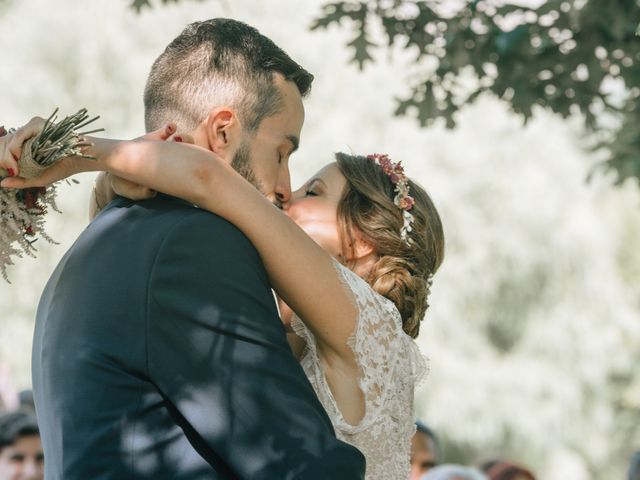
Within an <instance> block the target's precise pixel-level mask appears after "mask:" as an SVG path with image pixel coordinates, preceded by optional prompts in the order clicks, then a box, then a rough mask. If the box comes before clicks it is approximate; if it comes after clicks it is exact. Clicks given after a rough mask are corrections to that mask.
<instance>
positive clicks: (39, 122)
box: [0, 117, 45, 177]
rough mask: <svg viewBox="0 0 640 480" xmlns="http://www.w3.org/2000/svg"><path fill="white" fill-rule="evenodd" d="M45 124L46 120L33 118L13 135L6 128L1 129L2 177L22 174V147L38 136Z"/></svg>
mask: <svg viewBox="0 0 640 480" xmlns="http://www.w3.org/2000/svg"><path fill="white" fill-rule="evenodd" d="M44 124H45V119H44V118H40V117H33V118H32V119H31V120H29V122H28V123H27V124H26V125H25V126H23V127H20V128H19V129H17V130H16V131H15V132H13V133H6V131H5V130H4V127H0V130H1V132H0V176H2V177H4V176H7V175H8V176H9V177H15V176H16V175H19V174H20V171H19V167H18V160H19V159H20V155H22V146H23V145H24V143H25V142H26V141H27V140H29V139H30V138H33V137H35V136H36V135H38V134H39V133H40V132H41V131H42V128H43V127H44ZM5 174H6V175H5Z"/></svg>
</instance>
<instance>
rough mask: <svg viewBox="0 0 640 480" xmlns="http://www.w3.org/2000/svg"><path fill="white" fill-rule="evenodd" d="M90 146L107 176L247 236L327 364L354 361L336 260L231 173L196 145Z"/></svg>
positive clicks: (351, 323)
mask: <svg viewBox="0 0 640 480" xmlns="http://www.w3.org/2000/svg"><path fill="white" fill-rule="evenodd" d="M92 141H93V142H94V144H95V147H94V149H95V154H97V155H96V156H97V157H98V158H99V159H100V162H101V163H102V168H105V169H106V170H107V171H109V172H111V173H113V174H115V175H118V176H121V177H124V178H126V179H128V180H130V181H132V182H135V183H139V184H144V185H146V186H148V187H150V188H152V189H154V190H157V191H161V192H165V193H167V194H169V195H173V196H176V197H180V198H183V199H185V200H188V201H189V202H192V203H194V204H196V205H198V206H200V207H201V208H204V209H206V210H209V211H211V212H213V213H216V214H217V215H220V216H221V217H224V218H226V219H227V220H229V221H230V222H231V223H233V224H234V225H236V226H237V227H238V228H239V229H240V230H242V232H243V233H244V234H245V235H246V236H247V237H248V238H249V239H250V240H251V242H252V243H253V245H254V246H255V247H256V249H257V250H258V252H259V253H260V255H261V257H262V260H263V262H264V265H265V267H266V269H267V272H268V274H269V277H270V279H271V282H272V285H273V287H274V289H275V290H276V292H278V294H279V295H280V296H281V297H282V298H283V299H284V301H285V302H286V303H287V304H289V305H290V306H291V307H292V308H293V310H294V311H295V312H297V313H298V314H299V316H300V318H301V319H302V320H303V321H304V322H305V324H306V325H307V327H308V328H309V329H310V330H311V331H312V333H313V334H314V336H315V337H316V339H317V341H318V348H319V349H321V350H322V352H321V353H322V354H323V357H325V358H326V359H327V360H330V359H331V357H333V356H337V357H338V358H341V359H349V360H352V359H353V352H352V351H351V348H350V347H349V346H348V345H347V340H348V338H349V336H350V335H351V334H352V333H353V330H354V328H355V322H356V317H357V311H356V307H355V306H354V305H353V303H352V300H351V298H350V297H349V294H348V293H347V292H346V291H345V290H344V286H343V284H342V281H341V279H340V277H339V274H338V272H337V271H336V269H335V266H334V265H333V261H332V259H331V257H330V255H329V254H327V253H326V252H325V251H324V250H322V248H320V247H319V246H318V245H317V244H316V243H315V242H314V241H313V240H312V239H311V238H310V237H309V236H308V235H307V234H306V233H305V232H304V231H303V230H302V229H301V228H300V227H298V226H297V225H296V224H295V223H294V222H293V221H292V220H291V219H290V218H289V217H287V216H286V215H285V214H284V213H283V212H282V211H281V210H279V209H278V208H277V207H275V206H274V205H273V204H271V202H270V201H269V200H268V199H267V198H266V197H265V196H264V195H262V194H261V193H260V192H258V190H256V189H255V188H254V187H253V186H252V185H251V184H250V183H249V182H247V181H246V180H245V179H244V178H242V177H241V176H240V175H239V174H238V173H237V172H236V171H234V170H233V169H232V168H231V166H229V165H228V164H226V163H224V162H223V161H221V160H220V159H219V158H218V157H217V156H216V155H214V154H213V153H211V152H210V151H208V150H205V149H203V148H199V147H197V146H193V145H184V144H176V143H172V142H119V143H118V144H117V145H114V144H113V143H111V142H112V141H109V140H103V139H92Z"/></svg>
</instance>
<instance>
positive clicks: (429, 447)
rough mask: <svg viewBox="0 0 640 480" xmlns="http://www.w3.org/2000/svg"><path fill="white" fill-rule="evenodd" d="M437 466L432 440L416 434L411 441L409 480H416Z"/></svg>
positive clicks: (418, 433) (420, 433)
mask: <svg viewBox="0 0 640 480" xmlns="http://www.w3.org/2000/svg"><path fill="white" fill-rule="evenodd" d="M437 464H438V458H437V452H436V448H435V445H434V443H433V440H431V438H430V437H429V436H428V435H425V434H424V433H423V432H420V431H418V432H416V433H415V434H414V435H413V437H412V439H411V477H410V480H418V479H419V478H420V477H422V475H424V474H425V473H426V472H427V471H429V470H430V469H431V468H433V467H435V466H436V465H437Z"/></svg>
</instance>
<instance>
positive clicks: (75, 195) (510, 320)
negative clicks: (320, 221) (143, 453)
mask: <svg viewBox="0 0 640 480" xmlns="http://www.w3.org/2000/svg"><path fill="white" fill-rule="evenodd" d="M323 3H326V2H322V1H320V0H305V1H304V2H303V1H300V0H269V1H260V0H233V1H231V0H227V1H223V0H210V1H205V2H202V3H192V2H183V3H181V4H179V5H169V6H163V7H158V8H155V9H153V10H148V9H147V10H144V11H143V12H142V13H140V14H136V13H135V11H134V10H132V9H131V8H130V7H129V2H128V1H126V0H110V1H107V0H85V1H82V2H77V1H72V0H56V1H55V2H51V1H47V0H13V1H12V0H5V1H4V2H3V1H1V0H0V52H1V53H0V65H1V68H0V92H1V93H0V99H1V100H0V114H1V115H0V124H4V125H6V126H18V125H21V124H22V123H24V122H26V121H27V120H28V119H29V118H30V116H32V115H36V114H37V115H40V116H48V115H49V114H50V113H51V112H52V111H53V109H54V108H55V107H60V108H61V111H62V112H63V113H72V112H75V111H76V110H77V109H78V108H80V107H87V108H88V109H89V111H90V112H91V113H92V114H99V115H101V117H102V118H101V119H100V120H99V123H101V126H104V127H105V128H106V131H107V133H106V134H107V135H109V136H112V137H115V138H132V137H135V136H137V135H139V134H141V133H142V132H143V110H142V91H143V88H144V83H145V79H146V75H147V73H148V71H149V68H150V66H151V63H152V62H153V60H154V59H155V57H156V56H157V55H158V54H159V53H160V52H161V51H162V50H163V48H164V46H165V45H166V44H167V43H168V42H169V41H170V40H171V39H173V37H175V36H176V35H177V34H178V33H179V32H180V31H181V30H182V28H183V27H184V26H185V25H186V24H187V23H189V22H192V21H195V20H203V19H207V18H211V17H216V16H225V17H233V18H236V19H239V20H242V21H245V22H247V23H250V24H252V25H254V26H256V27H257V28H259V29H260V30H261V31H262V33H264V34H266V35H267V36H269V37H270V38H272V39H273V40H274V41H275V42H276V43H277V44H279V45H280V46H281V47H283V48H284V49H285V50H286V51H287V52H288V53H289V54H290V55H291V56H292V57H293V58H294V59H296V60H297V61H298V62H299V63H301V64H302V65H303V66H305V67H306V68H307V69H308V70H310V71H311V72H313V73H314V74H315V76H316V80H315V83H314V87H313V92H312V94H311V96H310V97H309V99H308V100H307V102H306V112H307V117H306V122H305V127H304V129H303V136H302V145H301V148H300V151H299V152H298V153H296V154H295V156H294V158H293V159H292V176H293V184H294V186H295V185H299V184H300V183H302V181H303V180H304V179H305V178H306V177H307V176H309V175H310V174H312V173H313V172H315V171H316V169H318V168H319V167H320V166H322V165H323V164H324V163H326V162H328V161H330V160H331V158H332V153H333V152H335V151H339V150H346V151H352V152H357V153H370V152H387V153H389V154H390V155H391V156H392V157H393V158H396V159H402V160H403V163H404V164H405V165H406V168H407V171H408V173H409V175H411V176H413V177H414V178H416V179H418V180H419V181H420V182H421V183H422V184H423V185H424V186H425V187H426V188H427V190H428V191H429V192H430V193H431V195H432V197H433V199H434V201H435V203H436V205H437V207H438V209H439V211H440V213H441V216H442V219H443V222H444V226H445V232H446V239H447V253H446V259H445V262H444V265H443V267H442V269H441V270H440V271H439V272H438V274H437V275H436V277H435V282H434V286H433V293H432V297H431V299H430V304H431V308H430V309H429V311H428V313H427V317H426V319H425V321H424V322H423V325H422V328H421V333H420V336H419V339H418V343H419V344H420V347H421V348H422V350H423V352H424V353H425V355H427V356H428V357H429V358H430V369H431V371H430V374H429V376H428V378H427V379H426V380H425V381H424V383H423V384H422V385H421V386H420V388H419V390H418V393H417V397H416V415H417V416H418V417H420V418H421V419H423V420H424V421H425V422H427V423H428V424H430V425H431V426H433V427H434V428H435V430H436V431H437V432H438V434H439V435H440V436H441V437H443V439H444V440H445V443H446V451H445V458H446V459H447V460H449V461H455V462H460V463H466V464H474V465H477V464H478V463H479V462H481V461H484V460H488V459H490V458H493V457H497V456H501V457H509V458H512V459H514V460H518V461H519V462H521V463H524V464H526V465H528V466H529V467H530V468H531V469H532V470H533V471H534V472H535V473H536V474H537V475H538V478H539V479H549V480H566V479H570V480H587V479H594V480H595V479H616V478H623V475H624V471H625V469H626V466H627V462H628V459H629V457H630V455H631V453H632V452H633V451H634V450H637V449H640V429H639V428H638V425H640V368H639V367H640V248H639V247H640V195H639V192H640V189H639V187H638V185H637V184H634V183H633V182H627V183H626V184H624V185H622V186H620V187H614V186H613V185H612V181H611V179H610V178H607V177H606V176H604V175H602V174H601V173H596V174H595V176H594V177H593V179H592V180H591V181H587V176H588V174H589V173H590V172H592V170H593V166H594V164H595V162H597V161H598V160H599V158H598V156H597V155H596V154H594V153H589V152H588V151H587V150H585V149H584V148H583V147H582V146H583V144H584V139H583V138H582V129H581V128H580V122H579V121H564V120H561V119H559V118H558V117H556V116H554V115H552V114H551V113H549V112H546V111H544V110H539V111H536V112H535V115H534V118H533V120H532V121H530V122H529V123H528V124H527V125H526V126H525V125H523V122H522V121H521V120H520V119H519V118H518V117H517V116H515V115H514V114H512V113H510V112H509V110H508V109H507V107H505V106H504V105H503V104H501V103H499V102H498V101H497V100H495V99H492V98H489V97H487V98H482V99H480V101H479V102H478V103H477V104H475V105H473V106H470V107H468V108H465V109H464V110H463V111H462V112H461V114H460V115H459V117H458V127H457V128H456V129H454V130H446V129H445V128H444V126H442V125H436V126H434V127H430V128H428V129H420V128H419V127H418V125H417V124H416V123H415V121H414V120H411V119H407V118H403V119H399V118H395V117H393V115H392V113H393V110H394V96H395V95H398V94H400V93H404V91H403V87H405V85H403V82H405V81H406V79H407V74H410V69H409V71H408V70H407V65H408V61H410V60H411V55H410V54H409V53H404V52H402V51H400V50H398V51H397V52H396V55H394V56H393V58H389V57H388V56H387V55H386V54H382V53H381V54H380V56H379V58H377V59H376V60H377V61H376V62H375V64H374V65H373V66H371V67H369V68H367V69H366V70H365V71H364V72H359V71H358V70H357V68H355V67H354V66H353V65H350V64H349V59H350V57H351V53H350V52H349V51H348V50H347V49H346V48H345V44H346V43H347V42H348V41H349V37H348V35H347V34H346V33H345V32H343V31H341V30H337V29H329V30H328V31H316V32H310V31H309V25H310V24H311V22H312V21H313V19H314V18H315V17H316V16H317V15H318V13H319V10H320V7H321V5H322V4H323ZM375 33H376V32H374V34H375ZM378 33H379V32H378ZM79 179H80V181H81V184H80V185H75V186H62V187H61V188H60V198H59V200H60V201H59V206H60V208H61V210H62V211H63V212H64V213H63V214H62V215H59V214H55V213H54V214H51V215H50V220H49V224H48V229H49V232H50V234H51V236H52V237H53V238H54V239H55V240H57V241H58V242H59V244H58V245H50V244H47V243H45V242H44V241H42V240H41V241H39V242H38V258H37V259H35V260H34V259H31V258H24V259H21V260H19V261H18V262H17V266H16V267H13V268H11V269H9V272H8V273H9V277H10V279H11V282H12V283H11V284H7V283H5V282H3V281H0V305H1V306H2V307H1V308H2V313H0V318H1V323H0V365H4V366H5V368H6V367H8V369H9V370H10V372H11V378H12V385H13V387H14V388H16V389H24V388H29V387H30V355H31V337H32V332H33V325H34V315H35V309H36V307H37V303H38V299H39V296H40V292H41V291H42V289H43V286H44V284H45V282H46V280H47V279H48V276H49V274H50V273H51V272H52V270H53V268H54V266H55V265H56V264H57V262H58V261H59V259H60V257H61V256H62V255H63V254H64V253H65V251H66V250H67V249H68V248H69V246H70V245H71V243H72V242H73V241H74V239H75V238H76V237H77V235H78V234H79V233H80V232H81V231H82V230H83V228H85V226H86V224H87V221H88V196H89V192H90V189H91V187H92V183H93V175H90V174H88V175H84V176H80V177H79ZM140 241H144V239H143V238H141V239H140ZM95 254H96V255H100V252H95ZM132 268H135V266H132ZM113 300H114V301H118V299H113Z"/></svg>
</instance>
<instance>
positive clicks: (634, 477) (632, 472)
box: [627, 450, 640, 480]
mask: <svg viewBox="0 0 640 480" xmlns="http://www.w3.org/2000/svg"><path fill="white" fill-rule="evenodd" d="M627 480H640V450H639V451H637V452H636V453H634V454H633V456H632V457H631V461H630V462H629V471H628V473H627Z"/></svg>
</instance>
